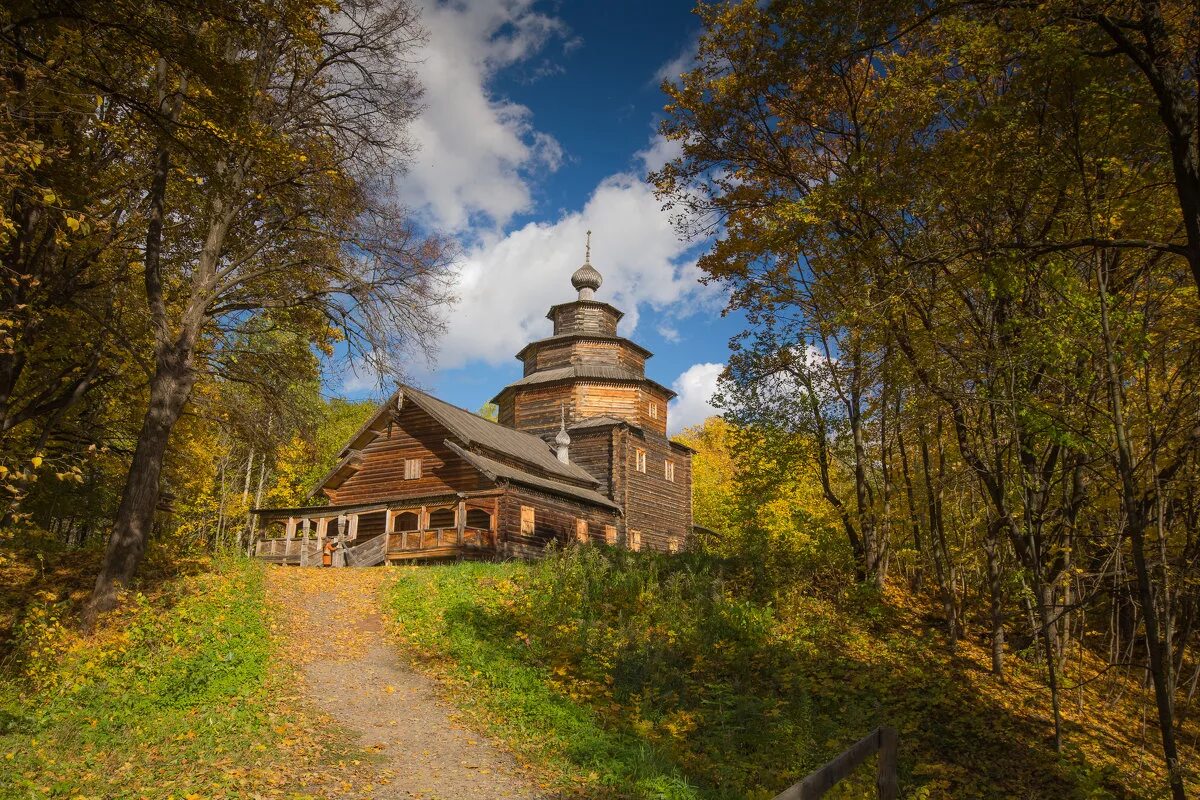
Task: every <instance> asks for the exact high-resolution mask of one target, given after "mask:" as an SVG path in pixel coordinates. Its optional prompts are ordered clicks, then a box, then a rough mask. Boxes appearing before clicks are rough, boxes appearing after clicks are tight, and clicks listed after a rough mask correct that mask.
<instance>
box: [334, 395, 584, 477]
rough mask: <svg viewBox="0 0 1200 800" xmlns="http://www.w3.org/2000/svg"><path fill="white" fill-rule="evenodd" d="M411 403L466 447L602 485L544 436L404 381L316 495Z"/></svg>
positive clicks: (357, 436)
mask: <svg viewBox="0 0 1200 800" xmlns="http://www.w3.org/2000/svg"><path fill="white" fill-rule="evenodd" d="M408 402H411V403H412V404H413V405H415V406H417V407H418V408H420V409H421V410H422V411H424V412H425V413H426V414H428V415H429V416H431V417H433V418H434V420H436V421H437V422H438V423H439V424H440V425H442V427H444V428H445V429H446V431H447V432H449V433H450V434H451V436H453V437H454V438H455V439H457V440H458V441H459V442H461V443H462V444H463V445H464V446H465V447H468V448H469V447H471V446H473V445H478V446H480V447H482V448H484V449H487V450H491V451H493V452H496V453H499V454H502V455H504V456H507V457H509V458H512V459H514V460H516V461H520V462H522V463H525V464H527V465H529V466H530V467H533V468H534V469H536V470H539V471H542V472H545V473H547V474H549V475H551V476H553V477H556V478H559V479H562V480H565V481H569V482H574V483H582V484H585V485H586V486H592V487H595V486H599V485H600V481H599V480H597V479H596V477H595V476H593V475H592V474H591V473H590V472H588V471H587V470H585V469H584V468H583V467H581V466H579V465H578V464H571V463H566V464H564V463H563V462H561V461H559V460H558V456H557V455H556V454H555V453H554V451H552V450H551V449H550V445H549V444H547V443H546V442H545V441H543V440H542V439H541V438H539V437H537V436H534V435H533V434H531V433H525V432H524V431H518V430H514V429H513V428H507V427H505V426H503V425H500V424H497V423H495V422H492V421H491V420H487V419H484V418H483V417H481V416H479V415H478V414H473V413H471V412H470V411H467V410H466V409H463V408H459V407H458V406H454V405H451V404H449V403H447V402H446V401H444V400H439V399H438V398H436V397H434V396H433V395H431V394H427V393H425V392H422V391H420V390H419V389H414V388H413V387H411V386H406V385H404V384H400V386H399V388H398V389H397V390H396V391H395V393H393V394H392V396H391V397H389V398H388V399H387V400H386V401H384V403H383V404H382V405H381V406H380V407H379V410H378V411H376V412H375V413H374V414H373V415H372V416H371V418H370V419H368V420H367V421H366V422H365V423H363V425H362V426H361V427H360V428H359V429H358V430H357V431H356V432H355V433H354V435H353V436H352V437H350V440H349V442H347V443H346V446H345V447H344V448H342V451H341V453H340V455H341V458H340V459H339V460H338V463H337V464H336V465H335V466H334V468H333V469H331V470H330V471H329V472H328V473H327V474H326V475H325V476H324V477H322V478H321V480H320V482H319V483H318V484H317V485H316V487H315V488H314V489H313V494H316V493H317V492H318V491H320V490H321V489H322V488H323V487H324V486H325V485H326V484H327V483H329V481H330V480H331V479H332V478H333V477H334V476H335V475H337V474H338V473H339V472H341V471H343V470H344V469H345V467H346V466H347V465H348V463H349V462H350V461H352V460H353V459H354V458H355V457H356V455H357V453H358V451H359V450H360V449H362V448H363V447H365V446H366V445H367V444H368V443H369V442H370V441H372V440H373V439H374V438H375V437H376V436H378V435H379V433H380V431H381V430H382V429H383V424H382V423H383V422H384V421H389V420H390V414H391V411H392V409H394V408H397V404H398V403H399V405H400V407H403V404H404V403H408ZM497 463H499V462H497Z"/></svg>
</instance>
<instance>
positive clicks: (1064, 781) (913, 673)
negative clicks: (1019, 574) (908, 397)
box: [389, 545, 1156, 799]
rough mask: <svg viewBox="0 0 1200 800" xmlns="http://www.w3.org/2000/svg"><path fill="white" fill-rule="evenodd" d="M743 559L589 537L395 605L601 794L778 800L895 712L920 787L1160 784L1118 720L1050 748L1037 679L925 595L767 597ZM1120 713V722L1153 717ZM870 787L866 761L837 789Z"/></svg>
mask: <svg viewBox="0 0 1200 800" xmlns="http://www.w3.org/2000/svg"><path fill="white" fill-rule="evenodd" d="M742 570H743V568H742V566H741V565H739V564H737V563H735V562H730V561H722V560H715V559H712V558H709V557H706V556H702V555H696V554H690V555H683V556H676V557H666V556H661V555H656V554H649V553H630V552H625V551H618V550H615V549H609V548H604V547H595V546H590V545H589V546H584V547H575V548H571V549H569V550H567V551H565V552H562V553H557V554H552V555H551V556H549V557H547V558H546V559H545V560H543V561H541V562H538V563H534V564H519V565H518V564H507V565H475V564H472V565H466V564H464V565H459V566H456V567H436V568H428V569H421V570H411V571H405V573H404V575H403V577H402V578H401V579H400V580H399V581H397V582H396V583H395V584H394V586H393V587H392V588H391V590H390V592H391V594H390V600H389V602H390V607H391V609H392V612H393V614H394V616H395V620H396V622H397V624H398V625H399V629H400V631H401V632H402V634H403V636H404V638H405V639H406V641H407V642H408V643H409V644H410V645H411V646H413V647H414V648H416V649H417V650H418V651H420V652H422V653H424V654H425V655H426V656H428V657H432V658H434V659H436V664H437V671H438V672H439V674H441V675H443V676H445V677H446V678H447V680H448V681H449V682H450V683H451V685H452V686H454V687H455V688H454V693H455V697H456V700H457V702H459V703H460V704H462V705H464V706H465V707H466V708H467V710H468V713H469V714H470V715H471V716H472V717H473V718H475V719H476V720H477V721H481V722H483V723H484V724H486V725H487V726H489V728H490V729H491V730H492V731H493V732H495V733H497V734H498V735H499V736H501V737H503V738H504V739H505V740H507V741H508V743H509V744H510V745H511V746H512V747H514V748H515V749H516V750H517V751H518V752H519V753H521V754H522V755H524V756H526V757H528V758H531V759H534V760H536V761H539V762H541V763H543V764H546V765H548V766H549V768H550V769H551V770H552V771H553V772H554V773H555V774H557V775H558V777H559V779H560V781H561V782H562V784H563V785H564V786H571V785H574V786H576V787H581V788H579V791H580V792H582V793H583V794H584V795H586V796H595V797H614V796H615V797H622V796H623V797H639V798H644V797H659V796H667V797H689V798H722V799H723V798H730V799H732V798H745V797H750V798H764V799H765V798H770V797H773V796H774V794H775V793H777V792H779V791H780V790H782V789H783V788H784V787H786V786H787V785H789V784H790V783H792V782H793V781H795V780H798V779H799V778H800V777H803V775H805V774H806V773H807V772H809V771H811V770H812V769H814V768H816V767H817V766H819V765H821V764H823V763H824V762H826V761H827V760H828V759H830V758H832V757H833V756H834V755H836V754H837V753H838V752H840V751H841V750H842V749H843V748H844V747H846V746H847V745H849V744H850V743H851V742H853V741H854V740H855V739H857V738H859V737H860V736H862V735H864V734H865V733H866V732H867V731H869V730H870V729H872V728H873V727H875V726H876V725H879V724H891V725H893V726H895V727H897V728H898V729H899V731H900V735H901V754H902V755H901V779H902V785H903V788H904V792H905V793H906V794H907V795H910V796H914V797H1014V796H1037V797H1052V796H1053V797H1079V798H1083V797H1106V796H1114V795H1117V796H1142V794H1143V793H1144V792H1147V791H1148V789H1147V784H1148V783H1149V784H1150V785H1152V782H1153V781H1154V780H1155V779H1156V776H1155V775H1154V773H1153V770H1146V771H1139V770H1138V768H1137V767H1136V766H1133V765H1132V761H1131V759H1130V754H1129V751H1122V750H1121V745H1119V744H1117V743H1116V742H1115V740H1114V738H1113V734H1112V733H1111V732H1110V729H1109V728H1108V727H1107V722H1106V723H1105V725H1100V724H1098V723H1097V722H1096V721H1095V720H1093V721H1091V722H1088V723H1086V725H1087V726H1088V727H1083V723H1082V722H1081V726H1080V729H1079V732H1078V733H1077V734H1076V736H1077V737H1078V739H1079V740H1080V741H1081V742H1086V748H1083V747H1081V748H1078V749H1075V750H1073V751H1071V752H1070V753H1068V754H1067V755H1065V756H1064V757H1063V758H1062V759H1061V760H1060V759H1059V758H1057V757H1056V756H1054V754H1053V753H1050V752H1048V751H1047V750H1046V749H1045V748H1044V747H1043V746H1042V736H1043V732H1042V730H1041V728H1040V725H1039V724H1038V723H1037V721H1036V720H1033V719H1030V713H1031V712H1032V713H1033V714H1038V713H1044V710H1040V711H1038V710H1034V709H1039V708H1041V703H1040V701H1039V700H1038V696H1037V692H1036V682H1035V680H1034V679H1035V675H1036V672H1035V671H1034V670H1033V669H1031V668H1025V667H1017V668H1015V669H1014V677H1013V679H1012V680H1013V682H1014V683H1015V686H1014V685H1005V684H1003V683H1000V682H996V681H994V680H992V679H990V678H989V677H987V676H986V674H985V673H984V672H983V670H981V669H979V667H978V666H977V665H978V664H979V663H981V661H982V659H983V653H982V651H981V650H978V649H976V650H971V649H970V648H969V647H968V648H966V649H965V650H964V651H963V652H961V653H960V655H959V656H958V657H957V658H949V657H947V656H946V654H945V652H944V650H943V648H942V647H941V644H940V642H939V640H938V638H937V637H935V636H932V635H931V633H930V631H929V630H928V629H927V628H925V627H924V626H923V625H922V623H921V621H920V620H921V615H922V614H923V613H924V612H923V611H922V610H920V608H919V607H917V608H913V609H910V608H909V607H908V605H907V604H908V603H909V599H908V598H907V597H905V596H903V595H898V594H896V593H894V592H891V591H890V590H889V593H888V594H881V593H880V591H879V590H878V589H877V588H874V587H870V586H852V587H850V588H847V589H846V590H845V591H843V592H838V593H835V594H831V595H825V596H821V594H820V593H814V592H813V591H811V589H810V588H809V587H806V586H805V585H804V583H803V581H802V580H792V581H790V583H789V584H788V587H789V588H787V589H786V590H784V591H781V592H780V593H779V594H778V595H776V597H775V598H774V602H772V603H771V604H767V603H763V602H756V601H753V600H750V599H747V597H746V596H745V595H744V593H743V592H742V590H741V588H740V585H739V580H738V578H737V576H738V575H739V574H741V572H742ZM780 585H783V582H780ZM972 659H974V661H972ZM1094 702H1097V703H1099V702H1100V701H1099V698H1098V697H1097V698H1096V699H1095V701H1094ZM1116 713H1118V712H1115V711H1114V712H1110V714H1116ZM1119 713H1120V714H1122V715H1123V714H1128V717H1120V718H1113V719H1111V720H1110V721H1111V723H1112V729H1120V728H1121V727H1122V726H1127V725H1131V724H1133V722H1132V720H1135V719H1137V718H1138V714H1139V713H1140V712H1139V711H1138V710H1137V708H1136V704H1134V705H1133V706H1130V707H1129V708H1123V709H1121V710H1120V712H1119ZM1081 719H1088V718H1081ZM1122 763H1124V764H1125V765H1126V766H1125V767H1121V766H1120V765H1121V764H1122ZM871 782H872V775H871V774H870V770H868V769H864V770H860V771H859V772H858V773H856V775H855V777H854V779H853V780H851V781H850V783H849V784H848V785H847V786H845V787H840V789H839V793H838V794H835V795H834V796H836V797H869V796H872V795H871V794H870V786H871ZM684 787H686V790H685V789H684ZM656 792H658V793H657V794H656ZM672 792H675V794H672Z"/></svg>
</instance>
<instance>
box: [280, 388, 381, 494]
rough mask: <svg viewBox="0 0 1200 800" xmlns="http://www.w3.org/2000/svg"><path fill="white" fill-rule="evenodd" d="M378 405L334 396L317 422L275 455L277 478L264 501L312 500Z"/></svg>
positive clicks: (293, 438) (318, 415) (297, 435)
mask: <svg viewBox="0 0 1200 800" xmlns="http://www.w3.org/2000/svg"><path fill="white" fill-rule="evenodd" d="M377 409H378V404H377V403H374V402H372V401H369V400H343V399H341V398H334V399H332V400H330V401H328V402H327V403H323V404H322V406H321V407H320V409H319V410H318V413H317V422H316V424H315V425H314V426H313V427H312V428H311V429H310V430H309V431H307V432H305V431H299V432H297V433H296V435H295V436H293V437H292V439H291V441H290V442H288V443H286V444H285V445H283V446H282V447H281V448H280V450H279V453H278V455H277V456H276V459H275V468H274V474H275V481H274V484H273V485H272V486H271V487H270V489H269V491H268V492H267V495H266V501H265V502H264V505H275V506H298V505H304V504H306V503H307V502H309V493H310V492H311V491H312V490H313V488H314V487H316V485H317V483H318V481H320V479H321V478H323V477H325V475H326V473H328V472H329V470H331V469H333V467H334V465H335V464H336V463H337V459H338V453H340V452H341V451H342V448H343V447H345V446H346V442H347V440H349V438H350V437H351V436H353V435H354V433H355V431H357V430H358V429H359V428H360V427H361V426H362V424H363V423H364V422H366V421H367V419H368V418H369V417H370V416H371V414H373V413H374V412H375V411H376V410H377ZM314 499H315V500H318V501H319V500H320V499H322V498H314Z"/></svg>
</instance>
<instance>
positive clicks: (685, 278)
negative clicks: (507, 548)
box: [438, 173, 712, 368]
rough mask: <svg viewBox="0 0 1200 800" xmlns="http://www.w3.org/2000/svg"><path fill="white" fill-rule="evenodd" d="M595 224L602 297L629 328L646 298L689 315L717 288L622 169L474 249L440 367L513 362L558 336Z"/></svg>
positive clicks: (650, 196)
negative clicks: (583, 199) (587, 192)
mask: <svg viewBox="0 0 1200 800" xmlns="http://www.w3.org/2000/svg"><path fill="white" fill-rule="evenodd" d="M588 230H591V231H592V265H593V266H595V267H596V269H598V270H599V271H600V273H601V275H603V276H604V284H603V286H601V287H600V290H599V291H598V292H597V293H596V298H597V299H598V300H603V301H605V302H608V303H612V304H613V305H615V306H616V307H617V308H620V309H622V310H623V311H624V312H625V318H624V319H623V320H622V321H621V328H620V330H621V333H622V334H623V335H629V334H631V333H632V332H633V330H634V328H635V327H636V326H637V322H638V311H639V304H641V303H646V304H649V305H650V306H652V307H655V308H668V307H671V308H672V310H673V313H674V314H676V315H677V316H686V315H687V313H689V312H690V311H696V310H699V307H700V304H701V303H702V302H704V301H705V300H707V299H708V295H709V294H712V292H711V290H708V289H706V288H705V287H702V286H701V285H700V284H699V283H698V282H697V279H698V277H699V273H698V271H697V269H696V265H695V260H694V259H693V258H691V257H690V256H689V245H687V244H686V243H683V242H680V241H679V239H678V237H677V236H676V234H675V230H674V228H673V227H672V226H671V221H670V218H669V217H668V215H667V214H666V213H665V212H663V211H662V208H661V204H660V203H659V201H658V200H657V199H656V198H655V197H654V191H653V189H652V188H651V187H649V186H647V185H646V184H645V183H644V182H642V181H641V180H640V179H639V178H638V177H637V176H636V175H633V174H630V173H618V174H616V175H611V176H609V177H608V178H605V179H604V180H603V181H601V182H600V185H599V186H597V187H596V189H595V190H594V191H593V192H592V195H591V197H590V198H589V199H588V201H587V203H586V204H585V205H584V207H583V208H582V209H581V210H579V211H574V212H569V213H565V214H563V215H562V216H561V217H560V218H559V219H558V220H557V221H554V222H542V223H529V224H528V225H525V226H524V227H522V228H518V229H517V230H514V231H512V232H511V233H509V234H507V235H506V236H503V237H500V236H490V237H486V238H485V240H484V241H481V242H480V243H479V244H478V245H477V246H475V247H474V248H472V249H471V250H470V251H469V252H468V253H467V255H466V257H465V258H464V262H463V266H462V269H461V272H460V275H459V284H458V287H457V292H458V295H459V302H458V304H457V305H456V306H455V307H454V309H453V310H451V311H449V312H447V313H448V316H447V318H446V323H447V330H446V333H445V335H444V336H443V337H442V340H441V346H440V351H439V357H438V363H439V365H440V366H442V367H447V368H453V367H461V366H463V365H465V364H467V363H468V362H473V361H482V362H486V363H489V364H500V363H507V362H508V359H511V358H512V357H513V356H514V355H515V354H516V352H517V351H518V350H520V349H521V348H522V347H524V346H525V344H527V343H528V342H530V341H532V340H534V339H538V338H541V337H543V336H548V335H549V334H550V332H551V324H550V321H549V320H547V319H546V318H545V316H546V312H547V310H549V308H550V306H551V305H554V304H555V303H564V302H568V301H570V300H573V299H575V290H574V289H572V287H571V283H570V279H571V273H572V272H574V271H575V270H576V269H577V268H578V267H579V266H580V264H582V263H583V256H584V253H583V250H584V247H583V246H584V239H585V235H586V232H587V231H588ZM680 308H684V309H685V311H684V312H683V313H680V312H679V311H678V310H677V309H680Z"/></svg>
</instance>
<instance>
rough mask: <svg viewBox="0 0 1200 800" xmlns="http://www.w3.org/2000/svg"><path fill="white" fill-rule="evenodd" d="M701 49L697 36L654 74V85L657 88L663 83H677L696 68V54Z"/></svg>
mask: <svg viewBox="0 0 1200 800" xmlns="http://www.w3.org/2000/svg"><path fill="white" fill-rule="evenodd" d="M699 49H700V37H699V35H696V36H694V37H692V39H690V40H689V41H688V42H687V44H685V45H684V46H683V47H682V48H681V49H680V51H679V52H678V53H677V54H676V55H675V57H674V58H672V59H671V60H670V61H668V62H666V63H665V64H663V65H662V66H661V67H659V68H658V70H657V71H656V72H655V73H654V84H655V85H656V86H657V85H658V84H660V83H662V82H663V81H670V82H671V83H675V82H677V81H678V80H679V76H680V75H682V74H683V73H685V72H688V71H689V70H691V69H692V67H693V66H695V60H696V52H697V51H698V50H699Z"/></svg>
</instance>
